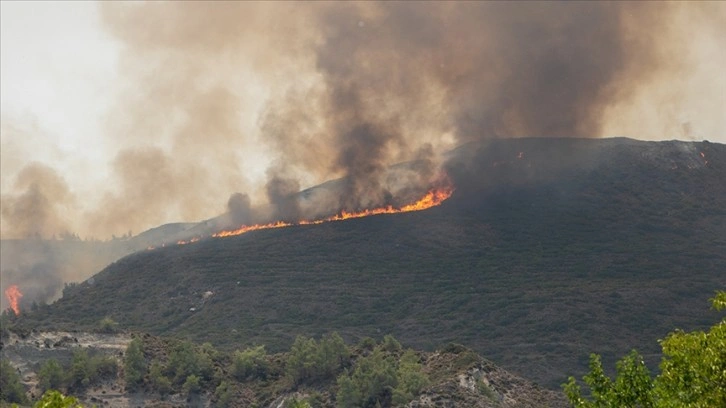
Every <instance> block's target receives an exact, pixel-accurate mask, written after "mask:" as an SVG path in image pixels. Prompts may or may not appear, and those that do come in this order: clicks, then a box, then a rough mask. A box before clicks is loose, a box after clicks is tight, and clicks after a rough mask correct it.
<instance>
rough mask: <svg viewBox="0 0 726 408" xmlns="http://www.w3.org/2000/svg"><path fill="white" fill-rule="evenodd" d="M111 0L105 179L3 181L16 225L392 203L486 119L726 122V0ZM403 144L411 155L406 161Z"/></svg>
mask: <svg viewBox="0 0 726 408" xmlns="http://www.w3.org/2000/svg"><path fill="white" fill-rule="evenodd" d="M100 10H101V17H102V22H103V25H104V27H105V28H106V30H107V32H108V34H109V35H110V36H112V38H113V39H114V41H116V42H118V43H119V44H121V46H122V51H121V55H120V58H119V66H118V70H119V73H120V77H119V78H118V84H117V86H116V87H114V88H113V89H112V90H111V89H110V90H109V92H112V96H113V98H114V103H113V104H112V108H111V109H110V111H109V112H108V114H107V116H106V117H105V118H104V120H105V122H106V124H107V126H106V130H107V132H106V134H104V135H103V137H104V138H106V139H107V140H108V141H109V144H111V145H113V146H114V147H115V152H116V153H115V157H113V158H109V160H108V169H107V170H108V171H109V177H108V180H106V183H105V184H104V185H101V186H98V189H97V191H98V194H97V196H95V197H93V198H88V199H86V197H85V196H84V197H78V198H77V203H78V206H77V207H76V208H75V209H73V208H70V206H71V204H72V202H73V197H74V192H73V188H72V187H73V186H72V185H71V186H70V187H69V186H65V187H64V188H61V190H62V192H63V193H62V194H60V195H58V194H50V193H48V192H46V191H47V189H48V188H50V187H45V186H47V185H51V184H53V183H50V182H46V183H45V184H42V186H44V187H41V184H37V187H33V184H32V183H29V182H25V183H20V182H18V183H16V184H15V185H14V188H6V186H5V185H4V186H3V201H2V204H3V210H2V216H3V235H4V236H24V235H27V234H33V233H36V232H37V233H39V234H41V235H48V234H51V233H54V232H56V233H57V232H58V231H60V230H61V229H70V230H73V231H76V232H79V233H81V234H82V235H84V236H89V235H90V236H98V237H108V236H109V235H110V234H117V235H118V234H124V233H126V232H127V231H128V230H134V231H142V230H144V229H147V228H150V227H153V226H156V225H159V224H161V223H164V222H169V221H179V220H184V221H194V220H203V219H207V218H210V217H214V216H216V215H218V214H219V213H221V212H225V211H226V212H227V213H228V215H229V217H230V219H231V220H233V222H235V223H248V222H253V221H256V220H261V219H273V218H276V217H279V218H283V219H293V218H297V217H311V216H313V215H316V214H322V213H326V212H327V213H332V212H335V211H339V210H341V209H347V210H354V209H360V208H364V207H370V206H377V205H385V204H391V203H393V204H395V203H397V202H399V201H401V200H403V198H402V197H404V196H406V197H408V196H410V195H415V194H416V193H417V192H421V191H422V190H425V189H426V188H427V187H428V186H429V185H430V184H431V183H432V182H434V181H435V180H436V178H437V177H438V176H439V171H438V168H439V166H440V163H439V162H440V159H439V157H440V155H441V153H443V152H444V151H446V150H448V149H451V148H453V147H454V146H456V145H459V144H462V143H464V142H468V141H475V140H482V139H489V138H506V137H522V136H542V137H555V136H557V137H562V136H565V137H568V136H575V137H599V136H621V135H625V136H630V137H635V138H660V139H662V138H683V137H686V138H708V137H711V138H714V137H722V136H723V135H724V134H726V132H725V131H726V123H725V122H724V119H723V115H722V114H720V112H721V111H722V110H723V107H724V106H725V105H726V103H725V102H726V101H724V95H726V85H725V83H726V80H725V79H724V76H723V75H722V74H720V70H721V68H722V67H723V66H724V59H726V56H724V52H725V51H724V50H725V49H726V44H724V42H725V40H724V38H726V36H724V34H726V32H725V29H724V28H723V25H722V24H720V22H721V21H723V20H724V17H726V7H725V6H724V5H723V4H719V3H695V4H694V3H651V2H644V3H625V2H577V3H575V2H561V3H553V2H466V3H458V2H360V3H352V2H339V3H303V2H300V3H298V2H291V3H272V2H269V3H268V2H259V3H249V2H171V3H161V2H145V3H113V2H102V3H101V4H100ZM3 143H5V142H3ZM397 163H408V164H407V165H405V166H398V167H396V171H395V172H392V171H391V170H390V169H391V166H392V165H395V164H397ZM4 171H5V169H4ZM47 172H51V173H52V170H51V169H48V168H46V173H47ZM64 176H65V175H64ZM18 177H20V176H18ZM60 179H61V180H62V178H60ZM66 179H68V180H70V177H66ZM333 179H337V180H338V182H336V183H335V184H334V185H333V184H330V185H327V187H326V188H325V189H321V190H320V191H308V192H307V193H305V194H302V193H300V194H298V192H299V191H300V189H301V188H306V187H309V186H313V185H316V184H319V183H321V182H324V181H326V180H333ZM46 181H47V180H46ZM56 184H57V183H56ZM306 191H307V190H306ZM232 192H241V193H238V194H234V195H232V196H231V197H230V194H231V193H232ZM26 202H33V203H35V204H33V205H26V204H22V205H21V203H26ZM225 204H226V206H225ZM61 208H63V209H64V210H63V211H61V210H60V209H61ZM64 214H65V215H66V216H64ZM31 220H32V221H31Z"/></svg>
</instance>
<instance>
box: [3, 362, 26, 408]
mask: <svg viewBox="0 0 726 408" xmlns="http://www.w3.org/2000/svg"><path fill="white" fill-rule="evenodd" d="M0 401H5V402H10V403H18V404H25V403H27V402H28V399H27V397H26V396H25V388H24V387H23V384H21V383H20V376H19V375H18V373H17V372H16V371H15V368H13V366H12V365H10V362H8V361H7V360H0Z"/></svg>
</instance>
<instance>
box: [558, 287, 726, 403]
mask: <svg viewBox="0 0 726 408" xmlns="http://www.w3.org/2000/svg"><path fill="white" fill-rule="evenodd" d="M711 302H712V305H713V308H714V309H716V310H723V309H725V308H726V292H723V291H718V292H717V293H716V297H715V298H713V299H711ZM660 344H661V347H662V349H663V359H662V360H661V363H660V374H658V375H657V376H656V377H655V378H651V376H650V373H649V372H648V370H647V368H646V367H645V364H644V362H643V358H642V357H641V356H640V355H639V354H638V353H636V352H635V351H633V352H631V353H630V354H629V355H627V356H625V357H624V358H623V359H621V360H620V361H619V362H618V364H617V366H616V376H615V380H611V379H610V378H609V377H608V376H607V375H605V373H604V371H603V368H602V363H601V362H600V357H599V356H598V355H595V354H593V355H592V356H591V357H590V372H589V373H588V374H587V375H585V376H584V377H583V380H584V381H585V383H586V384H587V385H588V387H589V388H590V394H591V397H590V398H585V397H584V396H583V395H582V391H581V389H580V386H579V385H578V384H577V381H576V380H575V378H574V377H570V378H569V379H568V382H567V383H566V384H564V385H563V388H564V390H565V394H566V395H567V398H568V399H569V401H570V403H571V404H572V406H573V407H576V408H591V407H592V408H600V407H644V408H649V407H654V408H671V407H672V408H675V407H686V406H687V407H696V408H708V407H717V406H721V407H723V406H726V319H722V320H721V321H720V322H719V323H717V324H716V325H714V326H712V327H711V329H710V330H709V331H708V332H701V331H695V332H691V333H685V332H683V331H680V330H677V331H675V332H672V333H670V334H669V335H668V336H667V337H666V338H665V339H664V340H662V341H660Z"/></svg>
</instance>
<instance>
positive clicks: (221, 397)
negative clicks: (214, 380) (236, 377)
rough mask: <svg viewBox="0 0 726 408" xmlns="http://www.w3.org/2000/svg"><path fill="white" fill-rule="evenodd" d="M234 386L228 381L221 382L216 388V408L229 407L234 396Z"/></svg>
mask: <svg viewBox="0 0 726 408" xmlns="http://www.w3.org/2000/svg"><path fill="white" fill-rule="evenodd" d="M233 396H234V395H233V392H232V386H230V384H229V383H228V382H227V381H222V382H220V383H219V385H218V386H217V388H216V389H215V390H214V400H215V401H214V406H215V407H216V408H227V407H228V406H229V404H230V402H232V398H233Z"/></svg>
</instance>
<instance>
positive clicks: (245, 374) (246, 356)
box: [232, 346, 268, 381]
mask: <svg viewBox="0 0 726 408" xmlns="http://www.w3.org/2000/svg"><path fill="white" fill-rule="evenodd" d="M266 356H267V353H266V352H265V346H257V347H252V348H246V349H245V350H244V351H239V350H238V351H235V352H234V356H233V358H232V374H233V375H234V376H235V378H237V379H238V380H239V381H244V380H246V379H248V378H261V379H265V378H266V377H267V371H268V364H267V360H266Z"/></svg>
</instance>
